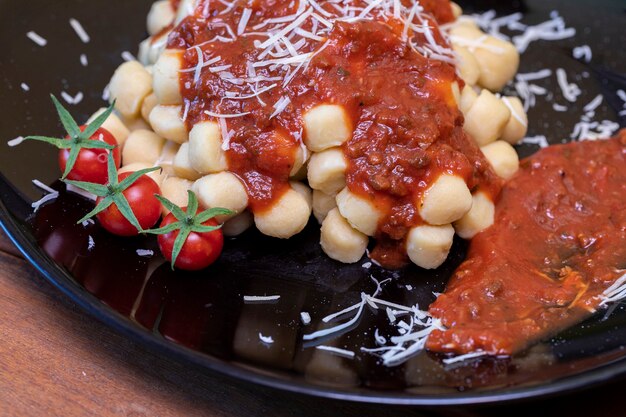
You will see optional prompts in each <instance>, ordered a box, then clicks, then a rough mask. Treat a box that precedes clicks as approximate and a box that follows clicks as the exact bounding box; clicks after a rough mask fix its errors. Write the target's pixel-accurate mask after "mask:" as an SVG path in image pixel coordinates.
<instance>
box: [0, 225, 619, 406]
mask: <svg viewBox="0 0 626 417" xmlns="http://www.w3.org/2000/svg"><path fill="white" fill-rule="evenodd" d="M625 390H626V383H625V382H616V383H613V384H610V385H605V386H602V387H599V388H594V389H591V390H587V391H584V392H581V393H577V394H574V395H569V396H566V397H560V398H555V399H551V400H542V401H536V402H532V403H525V404H517V405H513V406H508V407H505V408H502V407H499V408H468V407H465V408H457V409H445V410H444V409H434V410H433V409H430V410H426V409H418V408H398V407H389V406H377V405H363V404H354V403H347V402H339V401H331V400H324V399H318V398H310V397H306V396H301V395H295V394H291V393H285V392H279V391H276V390H272V389H269V388H264V387H259V386H253V385H249V384H245V383H242V382H240V381H234V380H231V379H227V378H225V377H223V376H220V375H214V374H207V373H205V372H202V371H200V370H197V369H194V368H193V367H191V366H188V365H185V364H180V363H177V362H174V361H171V360H169V359H166V358H162V357H158V356H156V355H154V354H152V353H151V352H148V351H146V350H145V349H144V348H143V347H142V346H140V345H137V344H135V343H133V342H132V341H129V340H127V339H125V338H124V337H123V336H122V335H120V334H117V333H116V332H115V331H113V330H111V329H109V328H108V327H106V326H104V325H103V324H101V323H100V322H98V321H97V320H95V319H94V318H92V317H91V316H89V315H87V314H86V313H84V312H83V311H81V310H80V309H79V308H78V307H77V306H76V305H75V304H74V303H73V302H72V301H70V300H69V299H68V298H67V297H65V296H64V295H63V294H61V293H60V292H59V291H58V290H56V289H55V288H54V287H53V286H52V285H51V284H49V283H48V282H47V281H45V280H44V279H43V277H42V276H41V275H40V274H39V273H38V272H37V271H36V270H35V269H34V268H33V267H32V266H31V265H30V264H29V263H28V262H27V261H25V260H24V259H23V257H22V256H21V255H20V253H19V252H18V250H17V249H16V248H15V247H14V246H13V245H12V244H11V243H10V241H9V240H8V238H7V237H6V236H5V235H3V234H2V233H1V232H0V416H2V417H4V416H64V417H71V416H84V415H94V416H186V417H191V416H317V417H320V416H321V417H323V416H359V417H367V416H377V417H381V416H389V415H402V416H431V415H445V416H477V415H486V416H513V415H520V416H522V415H523V416H528V415H530V414H531V413H535V414H538V415H544V413H546V412H547V410H551V411H550V415H551V416H555V415H568V416H596V415H597V416H611V417H615V416H622V415H626V399H625V398H626V396H625V395H624V391H625ZM552 410H554V411H552Z"/></svg>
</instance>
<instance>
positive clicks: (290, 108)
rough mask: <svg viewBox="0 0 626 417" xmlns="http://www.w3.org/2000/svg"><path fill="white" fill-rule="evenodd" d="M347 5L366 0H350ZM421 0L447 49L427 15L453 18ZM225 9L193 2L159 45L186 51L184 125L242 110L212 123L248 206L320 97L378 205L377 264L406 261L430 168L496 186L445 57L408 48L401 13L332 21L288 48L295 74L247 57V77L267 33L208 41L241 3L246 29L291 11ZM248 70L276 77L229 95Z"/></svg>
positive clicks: (286, 161) (260, 6)
mask: <svg viewBox="0 0 626 417" xmlns="http://www.w3.org/2000/svg"><path fill="white" fill-rule="evenodd" d="M353 3H354V5H356V6H361V7H365V6H366V5H367V4H366V3H364V2H363V3H360V2H359V1H358V0H355V1H354V2H353ZM403 3H404V4H407V5H409V6H410V5H412V4H413V3H409V2H407V1H403ZM318 4H319V5H320V7H323V8H324V10H325V11H326V12H327V13H328V14H330V15H332V16H335V17H337V16H339V14H338V12H337V10H336V9H335V8H333V7H332V6H331V4H330V3H327V2H324V1H318ZM421 4H422V6H423V7H424V12H425V13H431V14H423V17H422V18H423V19H424V22H425V23H427V24H428V25H430V26H431V27H432V28H434V30H433V32H432V37H433V38H434V40H435V42H436V43H437V44H438V45H441V46H442V47H447V46H448V45H447V44H446V42H445V40H444V39H443V37H442V36H441V34H440V32H439V31H438V29H437V28H438V25H437V20H438V21H439V22H440V23H447V22H449V21H452V20H453V15H452V9H451V7H450V3H449V2H448V1H447V0H440V1H435V0H432V1H426V2H422V3H421ZM225 7H226V6H224V5H223V4H222V3H220V2H210V3H207V6H206V7H205V4H203V3H201V4H200V5H199V6H198V9H197V11H196V13H195V14H194V15H192V16H189V17H188V18H186V19H185V20H184V21H183V22H181V24H180V25H179V26H178V27H176V28H175V29H174V31H173V34H172V35H170V38H169V44H168V47H169V48H174V49H184V50H185V52H184V58H183V59H184V64H183V71H184V72H182V73H181V91H182V95H183V98H184V102H185V106H186V110H185V116H186V123H187V125H188V128H191V127H192V126H193V125H194V124H195V123H197V122H200V121H204V120H217V119H219V118H216V117H215V116H214V115H216V114H217V115H236V114H243V115H244V116H243V117H229V118H222V120H221V121H220V124H221V127H222V137H223V138H224V136H228V138H229V139H228V141H229V144H230V148H229V149H228V150H227V151H226V156H227V160H228V166H229V170H230V171H231V172H233V173H235V174H236V175H238V176H239V178H241V179H242V181H243V182H244V184H245V185H246V188H247V192H248V195H249V201H250V206H251V209H252V211H253V212H258V211H260V210H264V209H266V208H267V207H270V206H271V205H272V204H273V203H274V202H275V201H276V200H277V199H278V198H280V196H281V195H282V193H284V192H285V190H287V189H288V187H289V183H288V181H289V178H290V176H291V175H293V172H292V169H293V167H294V164H295V158H296V155H297V152H299V151H300V149H301V148H303V145H302V141H303V137H302V136H303V122H302V118H303V114H304V113H305V112H306V111H307V110H309V109H311V108H312V107H314V106H315V105H318V104H324V103H328V104H341V105H342V106H343V107H344V108H345V110H346V111H347V113H348V114H349V116H350V118H351V122H352V127H353V129H354V133H353V136H352V138H351V139H350V140H348V141H347V142H346V143H345V144H344V146H343V151H344V155H345V157H346V159H347V161H348V171H347V186H348V187H349V189H350V190H351V191H352V192H354V193H356V194H359V195H360V196H362V197H364V198H367V199H368V200H370V201H373V202H375V204H376V205H377V207H378V208H379V209H380V210H381V211H382V213H383V216H382V219H381V221H380V224H379V227H378V233H377V235H376V239H377V242H378V243H379V245H378V246H377V248H376V249H374V251H373V252H372V256H373V258H374V259H376V260H377V261H379V262H380V263H381V264H383V265H384V266H387V267H392V268H396V267H400V266H402V265H404V264H405V263H407V261H408V258H407V256H406V253H405V252H406V251H405V249H404V241H405V237H406V235H407V233H408V230H409V229H410V228H411V227H413V226H416V225H419V224H420V223H421V222H422V220H421V218H420V216H419V214H418V211H417V207H416V205H417V204H419V201H420V196H421V195H422V193H423V192H424V190H425V189H426V188H427V187H428V186H429V185H430V184H431V183H432V182H433V181H434V180H435V179H436V178H437V176H439V175H440V174H442V173H450V174H456V175H459V176H461V177H462V178H464V179H465V181H466V182H467V184H468V186H469V187H470V189H476V188H479V187H482V188H484V189H486V190H487V191H488V192H489V193H490V194H491V195H492V196H493V197H494V198H495V197H496V196H497V193H498V191H499V187H500V180H499V179H497V177H496V176H495V174H494V173H493V171H492V170H491V168H490V167H489V164H488V163H487V162H486V161H485V159H484V157H483V156H482V154H481V153H480V151H479V150H478V148H477V147H476V146H475V145H474V144H473V141H472V140H471V139H469V138H468V137H467V136H466V135H465V133H464V132H463V130H462V124H463V116H462V114H461V113H460V111H459V110H458V108H457V105H456V102H455V99H454V96H453V93H452V85H453V83H455V82H456V83H458V84H459V85H460V87H462V86H463V85H462V81H461V80H460V79H459V78H458V77H457V76H456V74H455V68H454V66H453V65H452V64H449V63H446V62H443V61H440V60H435V59H430V58H426V57H424V56H423V55H422V54H420V53H418V52H417V51H416V50H415V49H413V48H412V47H411V46H410V45H409V42H408V41H407V40H406V39H403V35H404V31H405V27H404V24H403V23H402V22H401V21H400V20H394V19H388V20H387V21H386V22H382V21H377V20H357V21H354V22H350V23H348V22H337V23H335V25H334V27H333V29H332V30H331V31H330V32H329V34H328V36H327V37H325V38H324V39H322V40H320V41H316V42H307V43H306V44H305V45H304V46H302V47H301V48H300V49H299V51H298V52H299V53H312V54H313V58H312V59H311V60H310V61H309V62H308V63H307V64H306V65H304V66H303V67H302V68H300V69H296V67H295V66H292V67H291V69H292V70H293V71H295V74H296V75H295V76H293V78H292V79H291V80H290V82H289V83H287V85H284V84H285V82H284V81H283V79H282V78H280V74H279V72H278V71H279V70H277V69H275V68H272V67H271V66H258V67H254V74H252V75H251V71H250V65H251V63H255V62H259V61H262V60H263V59H267V57H263V56H260V55H259V54H260V53H262V52H261V49H260V48H257V45H258V44H259V43H261V42H264V41H266V40H267V38H268V37H267V36H264V35H255V34H250V35H245V36H237V37H235V39H234V40H233V41H229V42H224V41H219V42H218V41H215V39H216V36H220V37H221V38H220V39H224V38H228V37H229V36H231V35H230V33H229V28H230V30H236V28H237V26H238V23H239V22H240V19H241V16H242V13H243V10H244V7H250V8H252V10H253V13H252V15H251V16H250V19H249V21H248V23H247V27H250V28H255V27H258V25H260V24H262V23H263V22H264V21H265V20H267V19H269V18H277V17H283V16H288V15H291V14H294V13H295V12H296V10H297V8H298V3H297V2H291V0H276V1H256V2H254V3H252V4H251V5H250V4H248V3H244V2H241V4H239V3H236V6H234V7H233V8H232V10H230V11H228V12H225V13H223V14H220V13H222V12H224V9H225ZM205 16H208V17H205ZM433 16H434V17H433ZM303 29H305V30H311V23H310V22H309V23H305V24H304V25H303ZM409 35H410V36H411V39H412V40H413V42H415V43H416V44H418V45H420V44H421V45H424V44H426V43H427V39H426V35H424V34H421V33H419V32H416V33H411V34H409ZM231 37H232V36H231ZM294 42H295V40H294ZM255 43H256V45H255ZM200 54H201V55H200ZM216 57H219V58H220V59H219V62H218V63H215V64H214V65H228V67H227V69H225V70H224V71H226V72H221V73H220V72H211V71H207V70H206V69H205V70H203V71H201V73H200V74H199V75H198V74H196V71H194V68H195V67H196V66H197V65H198V63H199V60H200V59H201V60H202V62H207V61H209V60H211V59H215V58H216ZM270 58H271V57H270ZM255 77H256V78H258V79H263V80H264V81H265V83H266V84H264V85H268V84H269V83H276V84H277V86H276V87H275V88H271V89H269V90H268V91H266V92H264V93H262V94H260V95H259V96H258V99H256V98H252V99H248V100H236V99H228V98H229V95H230V97H232V95H234V94H240V93H241V94H242V95H243V94H249V93H244V92H241V91H240V90H241V88H242V87H241V85H242V84H241V82H242V80H244V79H253V78H255ZM287 77H288V76H287ZM238 83H239V84H238ZM285 98H288V100H289V104H288V105H287V106H286V107H285V109H284V111H282V112H280V113H279V114H274V113H275V105H276V103H278V102H280V100H283V99H285ZM207 111H208V113H207Z"/></svg>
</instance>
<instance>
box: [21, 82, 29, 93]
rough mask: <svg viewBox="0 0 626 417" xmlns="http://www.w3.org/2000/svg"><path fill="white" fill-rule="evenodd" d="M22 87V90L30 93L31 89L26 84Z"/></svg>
mask: <svg viewBox="0 0 626 417" xmlns="http://www.w3.org/2000/svg"><path fill="white" fill-rule="evenodd" d="M20 87H22V90H24V91H26V92H28V91H30V87H29V86H28V84H26V83H22V84H20Z"/></svg>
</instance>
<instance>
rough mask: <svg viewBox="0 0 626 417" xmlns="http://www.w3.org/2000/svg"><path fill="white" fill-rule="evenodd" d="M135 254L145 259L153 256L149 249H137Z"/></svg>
mask: <svg viewBox="0 0 626 417" xmlns="http://www.w3.org/2000/svg"><path fill="white" fill-rule="evenodd" d="M135 252H136V253H137V255H138V256H141V257H145V258H149V257H151V256H154V251H153V250H150V249H137V250H136V251H135Z"/></svg>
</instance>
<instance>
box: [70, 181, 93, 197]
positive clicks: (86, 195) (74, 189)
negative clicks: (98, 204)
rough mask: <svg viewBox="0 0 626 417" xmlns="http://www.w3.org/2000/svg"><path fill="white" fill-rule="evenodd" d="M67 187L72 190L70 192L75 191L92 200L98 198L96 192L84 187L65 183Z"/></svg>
mask: <svg viewBox="0 0 626 417" xmlns="http://www.w3.org/2000/svg"><path fill="white" fill-rule="evenodd" d="M65 189H66V190H67V191H68V192H70V193H74V194H78V195H80V196H83V197H85V198H86V199H88V200H92V201H96V199H97V198H98V197H97V196H96V195H95V194H91V193H90V192H88V191H85V190H83V189H82V188H78V187H76V186H75V185H72V184H67V183H66V184H65Z"/></svg>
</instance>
